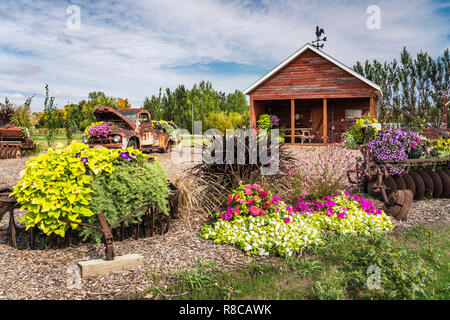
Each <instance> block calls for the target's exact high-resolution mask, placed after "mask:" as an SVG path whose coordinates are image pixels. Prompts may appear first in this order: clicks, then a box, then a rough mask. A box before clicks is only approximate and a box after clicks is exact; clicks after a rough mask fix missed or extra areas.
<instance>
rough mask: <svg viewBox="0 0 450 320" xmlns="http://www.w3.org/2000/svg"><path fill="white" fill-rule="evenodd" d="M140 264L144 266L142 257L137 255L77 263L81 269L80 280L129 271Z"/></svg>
mask: <svg viewBox="0 0 450 320" xmlns="http://www.w3.org/2000/svg"><path fill="white" fill-rule="evenodd" d="M142 264H144V257H143V256H141V255H139V254H127V255H125V256H117V257H114V260H111V261H108V260H106V259H93V260H87V261H79V262H78V265H79V266H80V268H81V277H82V278H85V277H91V276H96V275H99V274H106V273H109V272H114V271H120V270H123V269H131V268H135V267H137V266H139V265H142Z"/></svg>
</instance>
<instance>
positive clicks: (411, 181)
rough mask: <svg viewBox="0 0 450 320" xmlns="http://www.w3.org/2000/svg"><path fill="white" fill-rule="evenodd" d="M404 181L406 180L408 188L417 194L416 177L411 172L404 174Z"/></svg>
mask: <svg viewBox="0 0 450 320" xmlns="http://www.w3.org/2000/svg"><path fill="white" fill-rule="evenodd" d="M402 178H403V181H405V184H406V189H408V190H411V191H412V193H413V196H414V197H415V195H416V184H415V183H414V179H413V178H412V177H411V175H410V174H409V173H405V174H404V175H403V176H402Z"/></svg>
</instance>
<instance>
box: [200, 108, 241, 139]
mask: <svg viewBox="0 0 450 320" xmlns="http://www.w3.org/2000/svg"><path fill="white" fill-rule="evenodd" d="M244 120H245V119H244V117H243V116H242V115H241V114H239V113H237V112H232V113H226V112H223V111H222V112H211V113H210V114H208V116H207V117H206V119H205V128H204V129H205V130H208V129H218V130H220V132H222V133H223V134H225V132H226V130H227V129H237V128H239V127H241V126H242V125H244Z"/></svg>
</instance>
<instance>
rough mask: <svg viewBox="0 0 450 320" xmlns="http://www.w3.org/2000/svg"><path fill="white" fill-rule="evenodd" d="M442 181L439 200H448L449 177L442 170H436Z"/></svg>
mask: <svg viewBox="0 0 450 320" xmlns="http://www.w3.org/2000/svg"><path fill="white" fill-rule="evenodd" d="M436 173H437V174H438V175H439V177H440V178H441V181H442V193H441V198H450V176H449V175H448V174H446V173H445V171H443V170H436Z"/></svg>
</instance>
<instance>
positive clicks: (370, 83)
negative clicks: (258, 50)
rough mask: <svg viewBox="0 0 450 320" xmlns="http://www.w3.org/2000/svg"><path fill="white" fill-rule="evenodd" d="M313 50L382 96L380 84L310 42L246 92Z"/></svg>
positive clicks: (246, 92) (247, 92)
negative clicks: (307, 51)
mask: <svg viewBox="0 0 450 320" xmlns="http://www.w3.org/2000/svg"><path fill="white" fill-rule="evenodd" d="M308 49H309V50H312V51H313V52H315V53H317V54H318V55H320V56H321V57H323V58H325V59H326V60H328V61H330V62H332V63H334V64H335V65H336V66H338V67H340V68H341V69H343V70H345V71H347V72H348V73H350V74H351V75H353V76H354V77H356V78H358V79H359V80H361V81H363V82H365V83H366V84H368V85H369V86H371V87H372V88H374V89H375V90H376V92H377V95H379V96H382V95H383V93H382V91H381V87H380V86H379V85H377V84H376V83H374V82H372V81H370V80H369V79H367V78H365V77H363V76H362V75H360V74H359V73H357V72H356V71H354V70H353V69H351V68H349V67H347V66H346V65H345V64H343V63H341V62H339V61H338V60H336V59H334V58H333V57H331V56H330V55H328V54H326V53H325V52H323V51H321V50H319V49H317V48H315V47H314V46H313V45H311V44H310V43H307V44H305V45H304V46H303V47H301V48H300V49H298V50H297V51H296V52H294V53H293V54H292V55H291V56H289V57H288V58H287V59H286V60H284V61H283V62H281V63H280V64H279V65H278V66H276V67H275V68H274V69H272V70H271V71H269V72H268V73H267V74H266V75H264V76H263V77H261V78H260V79H259V80H257V81H256V82H255V83H253V84H252V85H251V86H250V87H248V88H247V89H245V91H244V94H247V95H248V94H250V93H251V92H252V91H254V90H255V89H256V88H258V87H259V86H260V85H261V84H263V83H264V82H265V81H267V80H268V79H270V78H271V77H272V76H273V75H274V74H276V73H277V72H278V71H280V70H281V69H283V68H284V67H285V66H287V65H288V64H289V63H290V62H292V61H293V60H294V59H296V58H297V57H299V56H300V55H301V54H302V53H304V52H305V51H306V50H308Z"/></svg>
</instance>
